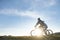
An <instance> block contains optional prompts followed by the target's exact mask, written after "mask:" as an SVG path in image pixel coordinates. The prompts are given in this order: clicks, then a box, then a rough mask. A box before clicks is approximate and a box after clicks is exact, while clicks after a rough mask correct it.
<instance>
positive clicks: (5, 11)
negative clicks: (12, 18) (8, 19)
mask: <svg viewBox="0 0 60 40" xmlns="http://www.w3.org/2000/svg"><path fill="white" fill-rule="evenodd" d="M0 14H5V15H17V16H28V17H32V18H37V17H39V14H38V12H35V11H19V10H17V9H2V10H0Z"/></svg>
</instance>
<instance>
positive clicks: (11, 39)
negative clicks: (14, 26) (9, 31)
mask: <svg viewBox="0 0 60 40" xmlns="http://www.w3.org/2000/svg"><path fill="white" fill-rule="evenodd" d="M58 35H60V34H58ZM58 35H56V34H54V35H49V36H42V37H36V36H0V40H60V36H58Z"/></svg>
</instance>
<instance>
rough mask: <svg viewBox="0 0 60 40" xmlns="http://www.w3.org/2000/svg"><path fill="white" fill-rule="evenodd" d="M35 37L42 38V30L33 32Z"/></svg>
mask: <svg viewBox="0 0 60 40" xmlns="http://www.w3.org/2000/svg"><path fill="white" fill-rule="evenodd" d="M32 34H33V36H42V34H43V33H42V30H40V29H35V31H33V33H32Z"/></svg>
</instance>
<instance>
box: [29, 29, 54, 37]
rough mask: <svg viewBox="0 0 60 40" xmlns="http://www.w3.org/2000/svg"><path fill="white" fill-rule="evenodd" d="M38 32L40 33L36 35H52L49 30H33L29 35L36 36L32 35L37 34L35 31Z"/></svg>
mask: <svg viewBox="0 0 60 40" xmlns="http://www.w3.org/2000/svg"><path fill="white" fill-rule="evenodd" d="M37 29H39V30H40V31H41V32H40V31H39V30H37ZM36 30H37V31H39V32H40V33H37V35H39V36H40V35H50V34H53V31H52V30H51V29H46V30H43V29H40V28H35V29H33V30H31V32H30V35H31V36H37V35H34V33H35V32H37V31H36Z"/></svg>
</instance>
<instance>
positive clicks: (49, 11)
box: [0, 0, 60, 36]
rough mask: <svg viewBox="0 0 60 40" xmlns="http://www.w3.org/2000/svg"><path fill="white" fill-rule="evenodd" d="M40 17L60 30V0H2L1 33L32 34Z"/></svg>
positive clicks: (0, 12)
mask: <svg viewBox="0 0 60 40" xmlns="http://www.w3.org/2000/svg"><path fill="white" fill-rule="evenodd" d="M38 17H40V18H41V20H43V21H44V22H45V23H46V24H47V25H48V29H51V30H53V32H60V0H0V35H14V36H17V35H18V36H27V35H30V31H31V30H32V29H33V28H34V25H35V24H36V23H37V18H38Z"/></svg>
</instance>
